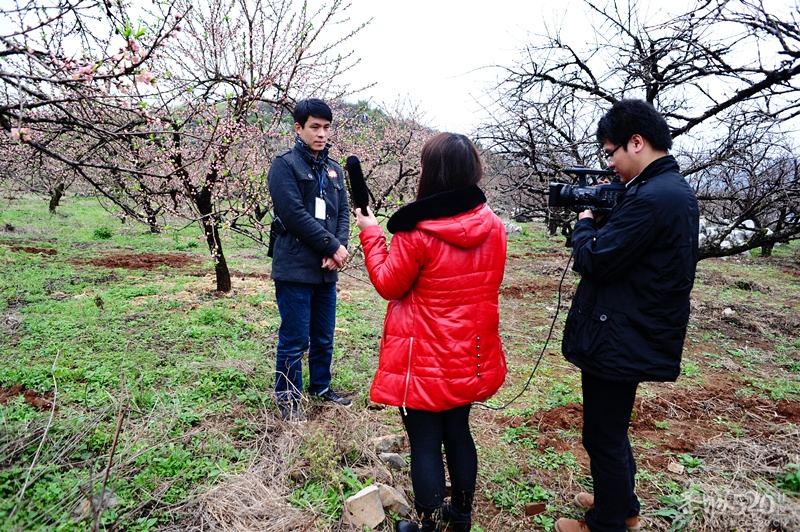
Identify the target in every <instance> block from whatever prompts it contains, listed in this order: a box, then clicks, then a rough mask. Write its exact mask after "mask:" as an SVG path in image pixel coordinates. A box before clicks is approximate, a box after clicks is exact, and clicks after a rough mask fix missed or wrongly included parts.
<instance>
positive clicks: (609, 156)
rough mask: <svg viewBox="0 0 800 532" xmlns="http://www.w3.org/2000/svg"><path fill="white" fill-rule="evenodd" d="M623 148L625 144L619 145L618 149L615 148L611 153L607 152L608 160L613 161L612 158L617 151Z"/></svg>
mask: <svg viewBox="0 0 800 532" xmlns="http://www.w3.org/2000/svg"><path fill="white" fill-rule="evenodd" d="M622 146H624V144H618V145H617V147H616V148H614V149H613V150H611V151H607V152H606V153H605V156H606V159H611V158H612V157H613V156H614V153H616V151H617V150H618V149H620V148H621V147H622Z"/></svg>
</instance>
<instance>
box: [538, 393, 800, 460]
mask: <svg viewBox="0 0 800 532" xmlns="http://www.w3.org/2000/svg"><path fill="white" fill-rule="evenodd" d="M652 386H653V387H656V386H663V387H667V386H670V387H671V388H667V389H663V390H657V393H656V395H655V396H653V397H646V396H644V394H641V393H640V394H639V396H638V397H637V398H636V402H635V404H634V408H633V414H632V416H631V434H632V435H634V437H637V438H644V439H647V440H649V441H651V442H652V443H654V444H655V447H656V448H657V449H660V450H661V451H667V452H681V453H691V452H693V451H695V450H696V449H697V447H698V445H700V444H701V443H702V442H704V441H706V440H708V439H709V438H713V437H714V436H716V435H719V434H720V433H724V432H725V431H726V427H727V426H729V425H735V424H737V423H743V422H745V421H746V422H747V427H748V429H749V431H750V433H752V434H771V433H773V432H774V428H775V426H776V425H778V424H785V423H798V422H800V402H797V401H789V400H786V399H784V400H781V401H770V400H768V399H764V398H760V397H750V396H742V395H737V394H736V393H735V387H733V386H726V385H725V383H724V382H712V383H709V384H708V387H707V388H692V389H682V388H679V387H678V386H675V385H652ZM582 416H583V406H582V405H580V404H578V403H570V404H567V405H565V406H558V407H556V408H553V409H550V410H547V411H541V412H537V413H536V414H534V415H533V416H532V417H531V425H532V426H534V427H536V428H537V429H538V430H539V431H540V432H541V433H542V434H544V435H553V434H554V433H557V432H559V431H565V430H580V427H581V426H582V421H581V418H582Z"/></svg>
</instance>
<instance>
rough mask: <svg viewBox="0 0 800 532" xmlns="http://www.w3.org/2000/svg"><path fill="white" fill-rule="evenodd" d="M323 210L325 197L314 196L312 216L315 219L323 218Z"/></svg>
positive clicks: (324, 209)
mask: <svg viewBox="0 0 800 532" xmlns="http://www.w3.org/2000/svg"><path fill="white" fill-rule="evenodd" d="M325 211H326V208H325V198H316V199H315V200H314V218H316V219H317V220H324V219H325Z"/></svg>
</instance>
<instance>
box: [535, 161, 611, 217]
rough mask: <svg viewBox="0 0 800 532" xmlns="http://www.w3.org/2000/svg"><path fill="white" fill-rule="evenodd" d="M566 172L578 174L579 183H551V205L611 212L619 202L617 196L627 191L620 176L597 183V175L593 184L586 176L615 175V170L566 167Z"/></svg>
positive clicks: (549, 198)
mask: <svg viewBox="0 0 800 532" xmlns="http://www.w3.org/2000/svg"><path fill="white" fill-rule="evenodd" d="M564 173H567V174H575V175H577V176H578V185H577V186H576V185H567V184H566V183H550V192H549V197H548V200H547V205H548V206H550V207H567V208H570V209H572V210H573V211H575V212H582V211H585V210H586V209H590V210H592V211H594V212H600V213H605V212H610V211H611V209H613V208H614V205H616V204H617V198H618V197H619V195H620V194H622V193H623V192H625V185H623V184H622V183H621V182H620V180H619V178H617V177H614V179H613V180H612V181H611V183H603V184H599V185H598V184H597V177H595V178H594V183H593V184H592V185H587V184H586V176H587V175H593V176H601V175H610V176H613V175H614V171H613V170H595V169H593V168H564Z"/></svg>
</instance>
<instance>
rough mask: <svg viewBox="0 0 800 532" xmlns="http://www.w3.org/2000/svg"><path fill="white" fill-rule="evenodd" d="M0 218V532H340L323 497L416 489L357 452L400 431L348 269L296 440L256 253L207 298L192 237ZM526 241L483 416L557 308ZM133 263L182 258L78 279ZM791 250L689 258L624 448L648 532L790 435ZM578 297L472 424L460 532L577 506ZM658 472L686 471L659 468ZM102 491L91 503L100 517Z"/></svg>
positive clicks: (236, 261) (538, 252)
mask: <svg viewBox="0 0 800 532" xmlns="http://www.w3.org/2000/svg"><path fill="white" fill-rule="evenodd" d="M0 222H2V225H3V226H5V230H3V229H2V227H1V226H0V265H1V266H0V267H2V271H1V272H0V317H2V318H3V323H2V324H0V349H2V355H1V356H0V361H2V364H0V388H2V389H3V390H4V391H6V392H8V391H9V388H10V387H12V386H14V385H16V386H18V387H19V388H17V389H15V391H17V390H21V391H24V390H31V391H33V392H36V393H37V394H38V396H37V397H32V396H31V398H29V400H28V402H27V403H26V400H25V398H24V397H23V396H22V395H21V394H19V393H14V394H7V395H8V397H7V400H6V401H5V402H4V404H2V405H0V530H29V529H30V530H37V529H40V530H45V529H47V530H53V529H55V530H88V529H91V526H92V521H93V519H95V517H97V516H98V515H99V517H98V521H99V522H100V523H103V524H104V525H105V526H108V527H116V528H118V529H121V530H151V529H156V528H170V527H173V528H174V529H176V530H177V529H190V528H192V527H196V528H200V527H202V526H204V527H206V528H208V527H209V526H212V525H217V526H219V525H220V524H221V523H225V524H227V525H229V526H233V525H232V523H236V525H237V526H239V527H240V529H242V530H287V529H291V528H292V527H293V526H298V527H300V528H302V527H307V526H310V527H312V529H316V530H339V529H342V530H345V529H347V528H345V527H343V526H342V525H341V524H339V520H338V513H339V512H340V509H341V502H342V500H343V498H344V497H346V496H347V495H349V494H351V493H353V492H354V491H356V490H358V489H359V488H360V487H361V486H363V485H364V484H366V483H369V482H373V481H379V482H384V483H388V484H393V485H395V486H398V487H400V488H405V489H407V490H408V489H410V478H409V475H408V470H407V469H406V470H403V471H400V472H397V471H391V470H389V469H388V468H386V467H385V466H384V465H383V464H381V462H380V461H379V460H378V459H377V457H376V456H375V454H374V453H373V451H372V449H371V448H370V445H369V443H368V441H369V440H370V439H371V438H373V437H375V436H380V435H385V434H389V433H397V432H401V426H400V421H399V417H398V416H397V414H396V412H394V411H393V409H378V408H372V406H373V405H370V404H369V401H368V387H369V382H370V380H371V376H372V372H373V370H374V367H375V365H376V361H377V339H378V337H379V335H380V330H381V324H382V318H383V311H384V309H385V303H384V302H383V301H381V300H380V299H379V298H378V297H377V296H376V295H375V293H374V291H372V289H371V287H370V285H369V283H368V280H367V279H366V277H365V275H364V272H363V269H361V268H360V265H359V263H358V260H357V259H356V260H355V261H354V262H353V264H352V267H351V268H349V269H348V270H347V271H346V272H344V273H343V275H342V280H341V282H340V285H339V290H340V291H339V313H338V321H337V327H338V335H337V344H336V352H335V355H334V385H335V387H336V388H337V390H342V391H343V392H345V393H346V394H347V395H349V396H350V397H351V398H352V399H354V403H355V405H354V408H352V409H350V410H347V411H345V410H341V409H335V408H332V407H329V406H323V405H319V404H316V403H309V404H308V405H307V408H308V411H309V413H310V418H311V421H310V422H309V423H308V424H307V425H305V426H303V427H301V428H295V427H290V426H288V425H286V424H284V423H283V422H282V421H280V420H279V419H278V418H277V417H276V415H275V414H276V412H275V408H274V404H273V403H272V401H271V395H270V390H271V383H272V372H273V371H274V361H273V353H274V347H275V343H276V340H277V327H278V323H279V317H278V312H277V308H276V306H275V304H274V294H273V288H272V285H271V283H270V282H269V281H268V279H267V274H268V272H269V261H268V259H266V257H265V252H264V250H261V249H255V248H252V247H250V246H249V245H248V243H247V242H241V241H236V240H233V241H231V240H228V241H226V242H225V246H226V254H227V256H228V257H229V263H230V265H231V268H232V269H233V270H235V271H236V272H238V273H237V274H236V275H234V290H233V291H232V292H231V293H230V294H226V295H220V294H216V293H214V292H213V287H214V282H213V278H212V277H211V274H212V272H213V267H212V266H211V264H210V263H209V262H208V260H207V254H206V253H205V249H204V248H203V244H202V243H201V241H200V240H198V238H197V230H196V228H194V227H190V228H187V229H184V230H182V231H176V230H170V231H168V232H165V233H164V234H162V235H150V234H145V233H144V232H143V228H142V227H140V226H131V225H123V224H121V223H120V222H119V221H118V220H117V219H115V218H113V217H111V216H110V215H108V214H107V213H106V212H105V211H103V210H102V209H100V208H99V206H98V205H97V203H96V201H94V200H92V199H80V198H75V197H71V198H68V199H67V201H66V203H65V205H64V206H63V207H62V208H61V209H60V212H59V214H58V215H56V216H50V215H49V214H48V213H47V208H46V203H44V202H42V201H39V200H35V199H33V198H17V199H15V200H13V201H8V200H6V204H5V205H3V207H2V211H0ZM12 227H13V230H12V229H11V228H12ZM540 230H541V228H540V227H538V226H535V225H533V224H531V226H530V227H529V228H526V231H525V232H524V234H523V235H522V236H519V237H516V238H514V239H512V240H510V241H509V262H508V267H507V273H506V279H505V281H504V285H503V291H502V297H501V304H502V311H501V312H502V327H503V331H502V332H503V337H504V342H505V346H506V351H507V354H508V358H509V366H510V374H509V377H508V380H507V383H506V385H505V386H504V388H503V389H502V390H501V392H500V393H499V394H498V395H497V396H496V397H495V398H494V399H493V400H492V401H491V402H490V404H491V405H492V406H495V407H497V406H500V405H503V404H504V403H506V402H507V401H509V400H511V399H512V398H514V397H515V396H516V395H517V394H518V393H519V392H520V391H521V390H522V389H523V386H524V385H525V383H526V382H527V380H528V378H529V376H530V373H531V371H532V369H533V367H534V365H535V363H536V360H537V358H538V356H539V354H540V352H541V350H542V347H543V344H544V341H545V338H546V337H547V334H548V331H549V327H550V323H551V321H552V318H553V314H554V312H555V310H556V308H557V306H558V290H557V289H558V284H559V280H560V277H561V274H562V273H563V268H564V265H565V263H566V260H567V257H568V251H567V250H565V249H564V248H563V246H562V243H561V241H560V239H552V240H548V239H546V238H545V237H544V236H543V235H542V234H541V233H540ZM109 234H110V238H103V237H107V236H109ZM12 246H18V247H25V248H28V250H27V251H25V250H18V251H14V250H13V249H12ZM34 248H35V249H39V250H44V251H43V252H38V253H37V252H34V251H35V249H34ZM46 250H53V251H54V252H55V253H54V254H48V252H46ZM53 251H50V252H49V253H53ZM142 253H158V254H166V253H170V254H174V253H178V254H182V255H184V256H188V257H190V258H192V259H193V260H194V262H191V263H190V264H188V265H186V266H183V267H181V268H169V267H161V268H156V269H149V270H142V269H125V268H108V267H101V266H98V265H97V263H96V262H94V263H93V261H96V260H97V259H107V258H108V257H109V256H114V255H117V254H142ZM799 254H800V250H798V246H792V247H790V248H784V249H780V250H779V251H778V253H776V255H777V256H776V257H775V258H773V259H768V260H767V259H759V260H745V261H737V260H728V261H718V260H714V261H704V262H703V263H701V265H700V271H699V274H698V282H697V286H696V289H695V293H694V298H693V299H694V301H693V311H694V312H693V317H692V322H691V326H690V331H689V337H688V339H687V345H686V357H685V363H684V377H683V378H682V379H680V380H679V381H678V383H677V384H668V385H643V387H642V393H641V394H640V395H641V396H642V397H643V398H644V399H643V402H642V403H641V404H639V407H638V408H637V412H639V413H641V420H640V421H641V423H639V424H634V431H633V432H632V434H633V436H632V438H633V441H634V445H635V448H636V450H637V453H638V455H639V457H640V466H641V467H640V471H639V478H640V483H639V488H638V489H639V492H640V493H641V494H642V499H643V501H644V502H645V513H646V514H649V515H651V516H653V517H652V522H651V525H650V526H651V529H664V530H666V529H668V528H669V521H668V520H666V519H662V518H660V517H657V516H656V514H664V515H668V516H670V517H671V518H673V519H675V522H676V523H677V524H679V525H680V524H681V521H680V519H681V518H683V519H684V521H686V522H689V520H690V519H691V518H692V516H689V517H688V518H687V517H685V516H684V517H681V515H680V510H681V508H686V507H687V505H686V500H687V495H686V494H687V493H695V492H697V491H698V490H700V491H702V490H705V492H709V493H711V492H712V491H714V489H715V487H717V486H718V485H720V484H721V483H724V482H727V483H728V485H729V486H731V485H733V483H732V480H731V475H733V476H734V480H736V475H735V473H736V472H735V471H727V472H726V470H725V465H724V464H721V465H720V464H718V463H717V462H715V461H714V456H717V457H718V456H722V455H721V454H720V453H721V451H720V450H719V448H714V449H716V450H714V449H710V448H709V443H708V442H709V441H712V442H725V443H726V445H728V444H730V442H738V444H742V445H743V444H744V443H748V444H751V443H752V445H755V446H756V447H757V446H758V445H759V442H763V441H767V440H768V441H770V442H772V443H771V444H772V445H773V449H772V451H775V452H776V448H774V445H777V444H776V443H775V442H778V443H780V442H781V441H783V440H784V439H785V438H783V437H784V435H785V434H791V433H792V430H794V431H795V432H796V425H792V423H795V424H796V423H797V420H794V418H791V417H788V418H787V417H786V416H784V417H781V416H780V415H777V414H775V415H772V414H774V412H777V411H778V410H779V409H780V408H784V410H786V408H789V410H791V408H792V405H797V401H798V399H800V384H799V383H798V381H799V379H798V374H799V372H800V367H798V359H800V356H798V350H800V341H798V340H797V338H798V320H797V317H796V316H797V315H798V310H800V304H798V302H800V282H798V271H800V266H798V256H800V255H799ZM576 282H577V278H576V277H575V276H574V275H573V274H571V273H568V274H567V276H566V279H565V282H564V290H563V294H564V296H563V299H562V301H561V309H562V312H561V314H560V315H559V318H558V323H557V324H556V327H555V329H554V332H553V338H551V340H550V343H549V345H548V349H547V350H546V352H545V355H544V356H543V359H542V363H541V365H540V366H539V369H538V370H537V373H536V375H535V376H534V378H533V379H532V381H531V384H530V386H529V387H528V388H527V389H526V391H525V392H524V393H523V394H522V395H521V396H520V397H519V398H518V399H516V401H515V402H514V403H513V404H512V405H510V406H509V407H508V408H505V409H503V410H489V409H484V408H480V407H476V408H475V409H474V414H473V423H474V426H475V435H476V440H477V442H478V445H479V448H480V450H479V456H480V473H479V479H478V480H479V496H478V500H477V505H476V513H475V517H476V522H477V526H476V527H475V528H474V529H475V530H519V529H523V528H524V529H532V528H537V527H538V528H540V529H549V528H550V527H551V525H552V520H553V519H554V518H556V517H558V516H559V515H564V514H567V513H572V512H574V510H572V509H571V508H570V494H571V493H572V492H573V491H574V490H576V489H579V488H582V487H586V486H588V482H589V480H588V477H587V461H586V458H585V453H583V452H582V449H581V447H580V437H579V430H580V425H579V422H578V421H579V403H580V383H579V375H578V374H577V372H576V371H575V370H574V368H571V367H570V366H569V365H568V364H567V363H566V362H564V361H563V359H562V358H561V357H560V355H559V354H558V342H559V340H560V328H561V326H562V324H563V316H564V313H563V311H564V310H565V308H566V307H567V306H568V297H569V296H570V294H571V293H572V291H573V290H574V286H575V284H576ZM726 309H729V310H727V311H726ZM705 390H719V391H720V393H718V394H716V395H712V396H709V395H708V394H706V395H703V394H704V393H705ZM727 392H730V393H731V394H733V395H730V396H724V397H723V395H724V393H727ZM29 393H30V392H29ZM682 400H686V402H685V403H682V402H681V401H682ZM31 403H33V404H31ZM662 403H663V404H662ZM731 403H733V404H734V406H735V405H739V406H740V408H739V409H738V410H737V409H735V408H733V406H731ZM670 404H672V405H675V408H674V409H672V411H671V410H670V408H671V407H669V405H670ZM696 404H701V405H702V408H701V409H700V410H697V412H695V409H694V405H696ZM664 405H666V406H664ZM780 405H784V406H780ZM785 405H789V406H788V407H786V406H785ZM662 406H664V408H661V407H662ZM659 408H661V409H660V410H659ZM789 410H786V411H787V412H788V411H789ZM681 411H684V412H689V413H695V415H694V417H692V415H688V414H687V415H685V416H684V415H682V414H681ZM781 411H783V410H781ZM670 412H672V413H670ZM748 412H749V414H748ZM771 413H772V414H771ZM706 414H707V415H706ZM555 415H558V416H560V417H559V418H558V420H556V419H555V418H554V417H553V416H555ZM770 415H772V417H770ZM547 416H550V417H547ZM576 416H578V417H576ZM648 416H649V417H648ZM754 416H755V417H757V418H759V419H755V417H754ZM551 418H552V419H551ZM556 421H557V422H556ZM793 427H794V428H793ZM695 433H696V434H698V436H697V437H694V436H692V434H695ZM759 435H761V436H759ZM715 437H716V439H715ZM693 438H694V439H693ZM676 441H679V442H683V443H680V445H677V444H675V442H676ZM687 442H688V443H687ZM730 445H733V444H730ZM781 449H782V448H781ZM781 449H778V450H779V451H781ZM112 451H113V457H111V454H112ZM751 451H752V449H751ZM730 452H731V453H736V452H741V449H739V450H738V451H737V450H736V449H733V450H731V451H730ZM753 452H757V449H756V450H755V451H753ZM707 453H710V454H707ZM722 454H724V453H722ZM784 454H786V453H784ZM781 456H783V455H781ZM704 457H705V458H704ZM110 458H111V459H110ZM789 460H790V458H786V457H784V458H782V459H781V460H779V461H778V462H776V463H774V464H773V466H771V468H769V467H766V466H765V468H762V469H759V470H758V471H755V470H753V471H744V474H742V475H740V476H741V477H742V479H744V480H742V481H743V482H744V481H745V480H746V481H747V482H746V483H745V484H741V485H738V484H737V485H736V486H735V487H736V489H740V490H744V491H747V490H749V489H754V490H756V491H758V492H759V493H770V494H772V495H773V496H776V497H777V496H782V495H781V492H780V491H778V488H777V485H778V484H782V485H783V487H784V489H787V487H788V489H790V488H791V487H792V483H791V480H792V477H791V473H792V471H793V470H792V469H791V467H790V466H789V465H788V464H789ZM669 462H675V463H678V462H680V463H681V464H683V465H686V466H687V467H688V469H691V470H692V471H693V473H692V474H693V475H694V476H691V475H692V474H687V473H684V474H683V475H675V474H672V473H669V472H668V471H667V469H666V466H667V465H668V464H669ZM109 463H110V466H109ZM741 472H742V471H739V473H741ZM106 475H108V481H107V482H106V491H105V493H106V494H107V496H106V501H107V502H104V506H108V508H105V509H103V511H99V510H100V501H101V499H102V497H101V496H100V494H101V487H102V485H103V483H104V478H105V477H106ZM726 475H727V476H726ZM718 479H722V480H719V481H718ZM698 486H699V487H698ZM789 493H790V494H791V492H789ZM232 494H235V496H233V495H232ZM795 496H796V494H795ZM788 500H789V501H792V500H794V501H796V499H792V498H791V497H790V499H788ZM536 501H541V502H546V503H547V504H548V511H547V512H546V513H545V514H542V515H539V516H536V517H526V516H524V511H523V503H525V502H536ZM681 505H683V506H681ZM256 507H258V509H255V508H256ZM676 512H677V513H676ZM278 516H281V517H280V519H279V518H278ZM706 521H707V522H710V521H709V520H708V519H706ZM702 522H704V521H703V516H700V515H698V516H697V517H696V520H695V523H702ZM381 526H382V527H383V528H381V530H384V529H385V530H389V529H390V525H389V524H384V525H381ZM687 526H690V528H691V527H692V526H695V525H687Z"/></svg>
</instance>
